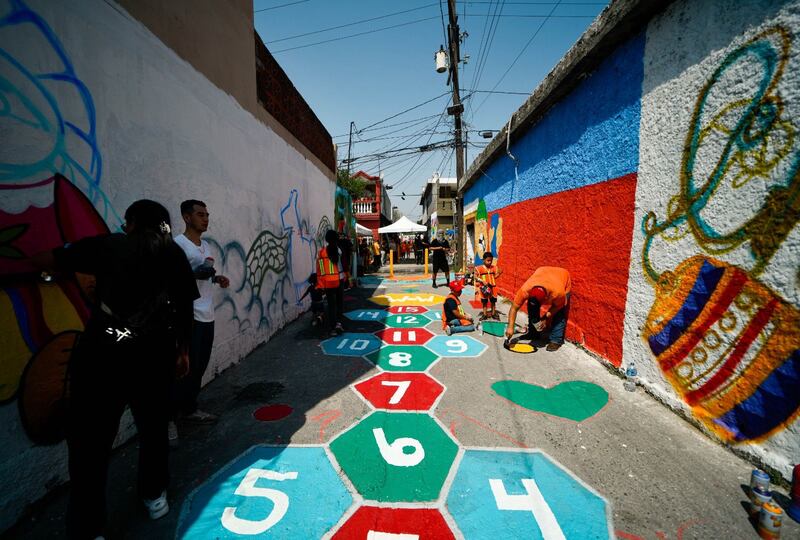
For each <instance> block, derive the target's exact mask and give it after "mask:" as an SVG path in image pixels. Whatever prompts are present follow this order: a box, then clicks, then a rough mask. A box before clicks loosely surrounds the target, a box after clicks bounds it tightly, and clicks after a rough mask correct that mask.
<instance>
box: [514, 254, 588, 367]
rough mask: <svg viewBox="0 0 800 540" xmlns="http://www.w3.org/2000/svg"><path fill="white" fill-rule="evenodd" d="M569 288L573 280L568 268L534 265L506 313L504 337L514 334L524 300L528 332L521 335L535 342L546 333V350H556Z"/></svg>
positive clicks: (561, 339)
mask: <svg viewBox="0 0 800 540" xmlns="http://www.w3.org/2000/svg"><path fill="white" fill-rule="evenodd" d="M571 291H572V280H571V279H570V276H569V272H568V271H567V270H565V269H563V268H558V267H555V266H540V267H539V268H537V269H536V271H535V272H534V273H533V275H531V277H530V278H528V281H526V282H525V283H524V284H523V285H522V287H520V289H519V291H517V294H516V296H515V297H514V304H513V305H512V306H511V310H510V311H509V312H508V326H507V328H506V338H507V339H511V337H512V336H513V335H514V323H515V322H516V320H517V312H518V311H519V309H520V308H521V307H522V305H523V304H525V303H527V307H528V333H527V334H526V335H525V336H523V337H525V338H527V339H530V340H531V341H535V340H538V339H539V338H541V337H544V335H545V334H548V336H547V340H548V344H547V350H548V351H550V352H553V351H557V350H558V349H559V348H560V347H561V345H563V344H564V334H565V332H566V329H567V318H568V316H569V304H570V301H569V300H570V294H571Z"/></svg>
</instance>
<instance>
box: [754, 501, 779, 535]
mask: <svg viewBox="0 0 800 540" xmlns="http://www.w3.org/2000/svg"><path fill="white" fill-rule="evenodd" d="M782 524H783V510H782V509H781V507H780V506H778V505H777V504H775V503H773V502H767V503H764V506H762V507H761V515H760V517H759V518H758V536H760V537H761V538H767V539H770V540H776V539H778V538H780V537H781V525H782Z"/></svg>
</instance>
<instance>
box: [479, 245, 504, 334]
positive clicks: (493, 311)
mask: <svg viewBox="0 0 800 540" xmlns="http://www.w3.org/2000/svg"><path fill="white" fill-rule="evenodd" d="M493 263H494V255H493V254H492V252H491V251H487V252H486V253H484V254H483V264H482V265H480V266H478V267H476V268H475V296H477V297H478V300H480V301H481V305H482V306H483V312H482V313H481V319H490V318H491V319H495V320H498V321H499V320H500V316H499V315H498V314H497V295H496V294H495V292H494V288H495V286H496V285H497V278H499V277H500V274H501V271H500V268H499V267H498V266H497V265H495V264H493Z"/></svg>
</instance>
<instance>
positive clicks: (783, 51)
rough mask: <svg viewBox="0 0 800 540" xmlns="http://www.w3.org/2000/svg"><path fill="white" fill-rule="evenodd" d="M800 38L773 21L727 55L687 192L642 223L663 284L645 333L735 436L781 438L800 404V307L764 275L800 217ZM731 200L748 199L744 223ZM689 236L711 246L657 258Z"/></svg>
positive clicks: (703, 120)
mask: <svg viewBox="0 0 800 540" xmlns="http://www.w3.org/2000/svg"><path fill="white" fill-rule="evenodd" d="M791 45H792V38H791V32H790V31H789V30H788V29H786V28H784V27H781V26H773V27H771V28H769V29H767V30H765V31H763V32H761V33H760V34H758V35H756V36H755V37H753V38H752V39H750V40H749V41H747V42H745V43H744V44H742V45H741V46H739V47H738V48H736V49H735V50H733V51H732V52H730V53H729V54H728V55H727V56H726V57H725V58H724V60H723V61H722V62H721V63H720V64H719V65H718V67H717V68H716V70H715V71H714V72H713V75H712V76H711V77H710V79H709V80H708V81H707V82H706V83H705V85H704V86H703V87H702V89H701V91H700V94H699V96H698V98H697V101H696V104H695V107H694V110H693V114H692V119H691V123H690V126H689V129H688V132H687V136H686V141H685V145H684V149H683V157H682V162H681V169H680V188H679V191H678V193H677V194H676V195H674V196H673V197H672V198H671V199H670V201H669V204H668V206H667V208H666V217H664V218H663V219H660V218H659V216H658V213H657V212H655V211H651V212H649V213H647V214H646V216H645V217H644V220H643V222H642V230H643V234H644V247H643V252H642V266H643V270H644V275H645V277H646V278H647V279H648V280H649V281H650V283H651V285H652V286H653V288H654V289H655V293H656V299H655V302H654V304H653V306H652V308H651V309H650V313H649V315H648V317H647V321H646V324H645V327H644V336H643V337H644V338H645V341H646V343H647V345H648V347H649V349H650V351H651V352H652V354H653V355H655V357H656V359H657V361H658V364H659V366H660V368H661V371H662V372H663V373H664V376H665V378H666V380H667V381H669V383H670V384H671V385H672V386H673V388H674V389H675V390H676V392H677V393H678V395H679V396H680V397H681V399H683V401H684V402H685V403H686V404H687V405H689V406H690V407H691V409H692V412H693V414H694V415H695V416H696V417H697V418H699V419H700V420H701V421H702V422H703V423H704V425H706V426H707V427H708V428H709V429H710V430H711V431H713V432H714V433H716V434H717V435H718V436H719V437H720V438H721V439H722V440H724V441H726V442H731V443H738V442H757V441H759V440H763V439H765V438H767V437H770V436H771V435H773V434H774V433H776V432H778V431H780V430H782V429H784V428H785V427H786V426H787V425H789V424H790V423H791V422H792V421H793V420H794V419H795V418H797V416H798V414H799V413H800V310H798V309H797V307H796V306H794V305H792V304H791V303H790V302H788V301H786V300H785V299H784V298H782V297H781V296H780V294H778V293H777V292H776V291H775V290H774V288H771V287H770V286H768V285H767V284H766V283H765V282H764V281H763V280H761V279H760V278H761V276H762V275H763V274H764V273H765V271H767V270H768V269H769V266H770V262H771V261H772V259H773V257H774V256H775V255H776V253H777V252H778V250H779V248H780V247H781V245H782V243H783V242H784V241H785V240H786V238H787V237H788V236H789V234H790V233H791V232H792V230H793V229H794V228H795V226H796V224H797V222H798V219H800V151H798V149H797V147H796V144H795V143H796V128H795V127H794V126H793V124H792V123H791V121H790V120H788V119H787V115H786V113H785V104H784V101H783V98H782V96H781V92H780V91H779V83H780V81H781V78H782V77H783V76H784V74H785V70H786V66H787V61H788V58H789V57H790V54H789V53H790V49H791ZM743 74H746V75H748V77H743V76H742V75H743ZM753 74H755V75H753ZM743 80H745V81H746V85H745V84H743ZM744 86H747V87H746V88H743V87H744ZM732 88H735V89H736V91H731V89H732ZM731 95H734V96H737V98H736V99H734V100H733V101H731V100H730V96H731ZM753 186H756V187H758V189H752V188H753ZM721 201H735V202H737V203H738V204H740V205H741V208H740V209H739V211H736V212H734V214H735V216H736V217H737V218H738V220H739V221H738V222H735V223H731V221H732V220H731V217H730V216H731V214H730V213H723V212H720V211H719V209H720V204H721ZM685 238H691V239H693V240H694V242H695V243H696V246H697V247H698V248H699V249H700V251H701V252H700V253H697V254H695V255H693V256H691V257H689V258H687V259H686V260H684V261H683V262H681V263H679V264H678V265H677V266H676V267H675V268H673V269H658V268H656V263H654V257H653V248H654V246H655V245H656V244H657V243H665V244H666V245H669V244H671V243H672V244H674V243H677V242H680V241H682V240H683V239H685ZM726 254H731V257H730V258H731V259H733V258H734V257H733V255H735V260H736V261H737V264H733V263H731V262H724V261H723V260H722V258H723V257H725V256H726ZM741 261H744V262H741ZM796 262H797V261H796V260H795V263H796ZM792 277H793V279H797V276H792Z"/></svg>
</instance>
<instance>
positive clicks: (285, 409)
mask: <svg viewBox="0 0 800 540" xmlns="http://www.w3.org/2000/svg"><path fill="white" fill-rule="evenodd" d="M293 410H294V409H292V408H291V407H290V406H288V405H284V404H283V403H281V404H278V405H266V406H264V407H261V408H259V409H256V410H255V411H253V417H254V418H255V419H256V420H261V421H262V422H274V421H276V420H282V419H283V418H286V417H287V416H289V415H290V414H292V411H293Z"/></svg>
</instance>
